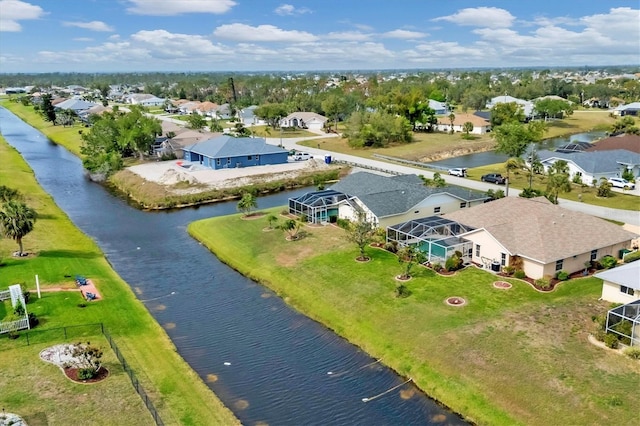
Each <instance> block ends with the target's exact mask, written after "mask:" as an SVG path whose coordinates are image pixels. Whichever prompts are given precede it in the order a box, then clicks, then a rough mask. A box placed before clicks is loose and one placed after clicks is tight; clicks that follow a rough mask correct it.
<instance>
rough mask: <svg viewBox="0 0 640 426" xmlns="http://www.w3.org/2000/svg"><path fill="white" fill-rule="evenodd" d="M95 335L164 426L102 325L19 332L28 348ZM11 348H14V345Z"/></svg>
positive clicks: (162, 424)
mask: <svg viewBox="0 0 640 426" xmlns="http://www.w3.org/2000/svg"><path fill="white" fill-rule="evenodd" d="M7 324H8V323H7ZM96 334H102V335H103V336H104V337H105V338H106V339H107V341H108V342H109V346H110V347H111V349H112V350H113V352H114V353H115V354H116V357H117V358H118V361H119V362H120V365H122V368H123V369H124V371H125V372H126V373H127V375H128V376H129V379H130V380H131V384H132V385H133V388H134V389H135V390H136V392H137V393H138V395H140V398H142V402H144V405H145V406H146V407H147V410H149V413H150V414H151V417H153V420H154V421H155V423H156V425H158V426H164V423H163V421H162V419H161V418H160V415H159V414H158V411H157V410H156V408H155V406H154V405H153V402H151V400H150V399H149V396H148V395H147V393H146V392H145V390H144V388H143V387H142V385H141V384H140V382H139V381H138V379H137V377H136V375H135V374H134V372H133V370H132V369H131V366H130V365H129V364H128V363H127V360H126V359H125V357H124V356H123V355H122V352H120V349H119V348H118V346H117V345H116V342H115V341H114V340H113V338H112V337H111V335H110V334H109V332H108V331H107V330H106V329H105V328H104V325H103V324H102V323H93V324H81V325H72V326H66V327H58V328H50V329H47V330H35V331H34V330H30V331H24V332H21V333H20V336H21V337H24V338H25V339H24V340H22V342H24V346H30V345H34V344H39V343H46V342H49V341H51V340H55V339H61V338H62V339H64V340H68V339H72V338H73V339H78V338H83V337H88V336H95V335H96ZM13 342H15V341H13ZM3 346H4V345H2V344H0V350H3ZM13 347H15V345H14V346H13ZM4 349H6V348H4Z"/></svg>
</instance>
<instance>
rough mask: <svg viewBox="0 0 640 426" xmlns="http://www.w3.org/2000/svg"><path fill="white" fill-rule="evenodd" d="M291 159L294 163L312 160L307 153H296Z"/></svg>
mask: <svg viewBox="0 0 640 426" xmlns="http://www.w3.org/2000/svg"><path fill="white" fill-rule="evenodd" d="M292 157H293V160H294V161H304V160H308V159H310V158H313V157H311V154H309V153H308V152H296V153H295V154H293V156H292Z"/></svg>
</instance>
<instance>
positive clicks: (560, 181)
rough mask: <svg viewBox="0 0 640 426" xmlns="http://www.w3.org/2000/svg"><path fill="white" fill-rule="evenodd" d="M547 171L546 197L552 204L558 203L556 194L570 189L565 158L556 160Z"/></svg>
mask: <svg viewBox="0 0 640 426" xmlns="http://www.w3.org/2000/svg"><path fill="white" fill-rule="evenodd" d="M548 172H549V180H548V181H547V197H548V198H549V201H551V202H552V203H553V204H558V194H559V193H560V192H569V191H571V181H570V180H569V165H568V164H567V162H566V161H565V160H558V161H556V162H555V163H553V164H552V165H551V166H550V167H549V170H548Z"/></svg>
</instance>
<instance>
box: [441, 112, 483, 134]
mask: <svg viewBox="0 0 640 426" xmlns="http://www.w3.org/2000/svg"><path fill="white" fill-rule="evenodd" d="M454 115H455V118H454V119H453V131H454V132H464V124H465V123H467V122H469V123H471V124H473V129H472V130H471V131H470V132H469V133H472V134H474V135H483V134H485V133H487V132H489V131H491V123H490V122H489V121H487V120H485V119H484V118H481V117H478V116H477V115H475V114H466V113H460V114H454ZM436 129H437V130H439V131H441V132H448V131H450V130H451V120H450V119H449V117H438V123H437V124H436Z"/></svg>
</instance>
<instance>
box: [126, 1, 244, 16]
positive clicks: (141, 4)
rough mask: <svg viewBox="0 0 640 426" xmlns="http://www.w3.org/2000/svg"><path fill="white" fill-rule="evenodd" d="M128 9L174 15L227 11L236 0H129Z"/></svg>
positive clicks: (160, 14) (134, 11)
mask: <svg viewBox="0 0 640 426" xmlns="http://www.w3.org/2000/svg"><path fill="white" fill-rule="evenodd" d="M127 1H128V2H129V3H130V4H131V6H130V7H128V8H127V11H128V12H130V13H133V14H136V15H150V16H174V15H182V14H184V13H213V14H222V13H226V12H228V11H229V10H231V8H233V6H235V5H236V2H235V1H234V0H127Z"/></svg>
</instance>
